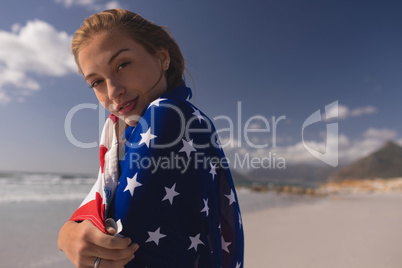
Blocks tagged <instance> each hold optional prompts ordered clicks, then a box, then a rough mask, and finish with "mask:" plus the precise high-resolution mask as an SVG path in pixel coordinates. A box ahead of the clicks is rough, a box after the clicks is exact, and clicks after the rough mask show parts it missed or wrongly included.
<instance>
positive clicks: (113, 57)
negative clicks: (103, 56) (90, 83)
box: [84, 48, 130, 81]
mask: <svg viewBox="0 0 402 268" xmlns="http://www.w3.org/2000/svg"><path fill="white" fill-rule="evenodd" d="M129 50H130V49H128V48H122V49H120V50H118V51H117V52H116V53H114V54H113V55H112V56H111V57H110V59H109V60H108V61H107V65H110V64H111V63H112V61H113V60H114V59H115V58H116V57H117V56H119V55H120V53H122V52H124V51H129ZM94 75H96V74H95V73H91V74H88V75H87V76H85V77H84V80H85V81H87V79H88V78H91V77H92V76H94Z"/></svg>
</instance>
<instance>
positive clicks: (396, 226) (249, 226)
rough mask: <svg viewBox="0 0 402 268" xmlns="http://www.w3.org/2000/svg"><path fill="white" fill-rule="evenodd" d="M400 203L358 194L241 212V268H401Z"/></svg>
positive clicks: (400, 198)
mask: <svg viewBox="0 0 402 268" xmlns="http://www.w3.org/2000/svg"><path fill="white" fill-rule="evenodd" d="M401 205H402V194H401V193H388V194H358V195H339V196H330V197H327V198H325V199H322V200H320V201H318V202H312V203H308V204H307V203H303V204H296V205H293V206H289V207H280V208H278V207H277V208H271V209H266V210H261V211H257V212H251V213H247V212H246V213H243V224H244V230H245V237H246V252H245V267H251V268H253V267H256V268H260V267H264V268H265V267H274V268H282V267H283V268H285V267H286V268H289V267H291V268H293V267H297V268H316V267H317V268H322V267H325V268H332V267H333V268H335V267H347V268H349V267H351V268H363V267H364V268H385V267H389V268H391V267H395V268H396V267H402V254H401V246H402V232H401V231H400V228H401V226H402V210H401Z"/></svg>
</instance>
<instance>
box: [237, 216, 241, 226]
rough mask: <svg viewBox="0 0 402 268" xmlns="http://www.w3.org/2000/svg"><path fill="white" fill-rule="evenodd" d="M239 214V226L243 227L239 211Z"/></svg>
mask: <svg viewBox="0 0 402 268" xmlns="http://www.w3.org/2000/svg"><path fill="white" fill-rule="evenodd" d="M237 214H238V215H239V228H241V225H242V222H241V215H240V213H239V212H238V213H237Z"/></svg>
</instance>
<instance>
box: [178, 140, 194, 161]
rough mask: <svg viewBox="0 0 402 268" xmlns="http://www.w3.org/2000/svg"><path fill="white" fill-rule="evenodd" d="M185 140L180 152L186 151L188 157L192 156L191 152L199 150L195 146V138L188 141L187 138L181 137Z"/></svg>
mask: <svg viewBox="0 0 402 268" xmlns="http://www.w3.org/2000/svg"><path fill="white" fill-rule="evenodd" d="M181 140H182V142H183V147H182V148H181V149H180V151H179V152H186V155H187V157H189V156H190V153H191V152H196V151H197V150H196V149H194V147H193V140H191V141H186V140H185V139H181Z"/></svg>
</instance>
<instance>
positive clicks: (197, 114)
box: [193, 108, 205, 123]
mask: <svg viewBox="0 0 402 268" xmlns="http://www.w3.org/2000/svg"><path fill="white" fill-rule="evenodd" d="M193 110H194V113H193V115H195V116H197V118H198V121H199V122H200V123H201V120H205V118H204V117H203V116H202V115H201V114H200V110H197V109H194V108H193Z"/></svg>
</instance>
